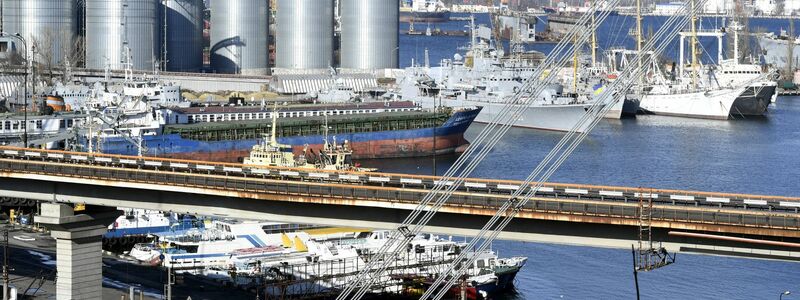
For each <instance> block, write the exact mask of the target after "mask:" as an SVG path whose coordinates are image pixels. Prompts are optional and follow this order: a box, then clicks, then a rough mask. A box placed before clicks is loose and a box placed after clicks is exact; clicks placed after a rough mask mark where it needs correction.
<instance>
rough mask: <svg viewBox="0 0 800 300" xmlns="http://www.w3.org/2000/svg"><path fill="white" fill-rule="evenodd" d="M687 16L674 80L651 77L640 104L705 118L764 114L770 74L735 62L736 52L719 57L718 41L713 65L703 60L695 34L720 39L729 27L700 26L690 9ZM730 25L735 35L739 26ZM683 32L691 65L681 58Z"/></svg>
mask: <svg viewBox="0 0 800 300" xmlns="http://www.w3.org/2000/svg"><path fill="white" fill-rule="evenodd" d="M694 8H695V1H691V11H696V10H695V9H694ZM690 17H691V18H692V19H691V20H692V22H691V23H692V28H690V29H689V32H688V33H686V32H682V33H680V54H679V56H680V59H679V60H680V61H679V62H678V64H679V68H678V70H677V74H673V75H674V77H675V78H674V80H668V79H665V78H661V79H660V80H658V81H657V82H651V83H650V87H649V89H648V90H647V92H645V93H643V95H642V100H641V103H640V106H641V109H642V110H643V111H645V112H647V113H651V114H656V115H670V116H681V117H690V118H704V119H723V120H727V119H736V118H750V117H763V116H765V115H766V113H767V108H768V106H769V104H770V102H772V100H773V99H774V97H775V89H776V87H777V84H776V83H775V81H774V79H773V74H769V73H764V72H762V69H761V66H759V65H754V64H742V63H739V61H738V56H736V55H735V56H734V57H735V58H734V59H727V60H726V59H723V51H722V47H719V49H718V53H717V64H716V65H714V66H704V65H702V64H701V62H700V60H699V57H698V47H697V40H698V37H699V36H705V37H714V38H716V39H717V41H718V44H719V45H721V44H722V39H723V38H724V36H725V35H726V34H727V33H728V31H730V30H724V29H716V30H712V31H698V30H697V28H696V26H697V17H696V15H695V14H694V13H693V14H692V15H691V16H690ZM733 28H736V26H733ZM733 31H734V32H733V34H734V35H735V38H736V39H738V32H737V31H736V30H733ZM687 37H688V38H689V42H690V47H689V48H690V51H691V52H692V53H691V61H690V62H689V64H688V68H689V70H686V65H687V63H686V61H685V60H684V44H685V42H686V38H687ZM734 52H735V51H734ZM653 64H654V65H655V64H657V63H655V62H653Z"/></svg>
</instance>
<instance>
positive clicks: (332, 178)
mask: <svg viewBox="0 0 800 300" xmlns="http://www.w3.org/2000/svg"><path fill="white" fill-rule="evenodd" d="M0 157H6V158H12V159H36V160H42V161H53V162H62V163H78V164H89V165H101V166H114V167H118V168H132V169H153V170H165V171H174V172H192V173H206V174H217V175H226V176H230V177H253V176H260V177H262V178H284V177H292V178H299V179H303V180H315V181H320V182H341V183H348V184H362V185H377V186H400V187H410V188H421V189H429V188H431V187H432V186H434V185H435V184H436V183H439V182H440V181H441V180H442V179H441V178H440V177H436V176H426V175H412V174H398V173H380V172H354V171H341V170H317V169H307V168H286V167H273V166H255V165H245V164H237V163H224V162H209V161H196V160H184V159H171V158H160V157H150V156H141V157H140V156H125V155H114V154H102V153H85V152H69V151H57V150H41V149H25V148H16V147H0ZM445 184H447V183H445ZM521 184H522V182H521V181H516V180H498V179H481V178H468V179H466V180H465V182H464V184H463V185H462V186H460V187H459V189H460V190H463V191H467V192H494V193H498V192H499V193H507V194H510V193H511V192H513V191H514V190H516V189H519V188H528V187H521V186H520V185H521ZM538 194H540V195H549V196H552V195H556V196H561V197H573V198H577V199H586V198H588V199H623V200H625V201H634V200H637V199H639V198H653V199H654V201H659V202H671V203H673V204H680V205H716V206H719V207H725V206H737V207H745V208H761V209H765V210H772V209H779V210H788V211H792V210H793V211H795V212H797V211H798V209H800V198H798V197H784V196H765V195H749V194H735V193H719V192H700V191H685V190H674V189H655V188H631V187H619V186H603V185H586V184H569V183H545V184H544V186H543V187H542V188H541V189H540V190H539V193H538Z"/></svg>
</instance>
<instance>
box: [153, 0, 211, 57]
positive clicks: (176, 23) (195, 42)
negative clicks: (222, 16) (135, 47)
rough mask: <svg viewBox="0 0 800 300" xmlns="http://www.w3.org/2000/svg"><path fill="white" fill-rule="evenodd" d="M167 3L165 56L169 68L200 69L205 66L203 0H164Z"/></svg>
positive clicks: (163, 54)
mask: <svg viewBox="0 0 800 300" xmlns="http://www.w3.org/2000/svg"><path fill="white" fill-rule="evenodd" d="M164 5H165V8H166V9H165V11H166V17H165V18H164V19H165V21H166V27H165V28H164V30H162V31H163V32H166V53H162V56H164V57H166V60H167V64H166V66H167V71H174V72H199V71H200V69H202V68H203V10H204V8H205V4H203V0H165V1H164ZM162 8H164V6H162ZM162 22H163V21H162Z"/></svg>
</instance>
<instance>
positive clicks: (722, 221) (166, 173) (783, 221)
mask: <svg viewBox="0 0 800 300" xmlns="http://www.w3.org/2000/svg"><path fill="white" fill-rule="evenodd" d="M29 152H30V153H24V154H23V155H27V156H26V157H28V159H19V158H17V159H7V158H4V159H0V170H5V171H8V172H22V173H29V174H42V175H50V176H58V177H74V178H88V179H94V180H106V181H117V182H132V183H145V184H156V185H173V186H181V187H189V188H200V189H216V190H224V191H233V192H237V193H242V194H241V195H242V197H244V198H247V197H248V194H258V193H261V194H272V195H275V196H276V197H278V198H281V199H282V200H287V201H298V200H296V199H306V200H303V201H306V202H313V201H314V200H313V199H329V200H336V199H356V200H366V201H379V202H397V203H406V204H410V205H415V204H416V203H418V201H419V199H420V198H421V197H423V196H424V195H425V194H427V193H428V191H427V190H425V189H421V188H402V187H393V186H376V185H365V184H351V183H347V182H326V181H318V180H303V178H299V177H298V178H297V180H287V179H286V178H287V177H292V176H297V175H295V174H291V175H283V176H284V177H283V178H261V177H259V176H256V177H255V178H254V177H252V176H250V177H246V176H226V175H223V174H208V173H206V172H201V173H196V172H191V171H190V170H191V168H190V167H189V166H187V168H188V169H186V170H183V169H182V167H183V166H180V167H181V168H178V167H172V168H177V170H157V169H147V168H120V167H117V166H115V165H113V161H112V162H110V163H111V164H112V165H110V166H101V165H94V164H85V163H64V162H60V163H59V162H53V161H47V160H46V159H45V160H41V159H38V158H42V157H43V156H42V155H39V156H36V154H35V153H36V152H34V151H29ZM39 154H41V153H39ZM59 159H67V157H63V158H59ZM70 159H73V158H70ZM78 159H79V160H80V161H88V160H89V158H88V157H87V158H86V159H85V160H83V157H78ZM94 159H95V160H96V159H97V158H94ZM100 161H104V159H100ZM180 170H183V171H180ZM295 196H299V197H295ZM506 196H507V195H505V194H492V193H487V192H468V191H458V192H456V193H455V194H454V196H453V198H451V201H449V202H448V204H447V206H448V207H449V208H450V209H451V210H454V211H458V210H459V207H467V208H483V209H487V211H493V210H496V209H497V208H498V207H499V206H500V205H501V204H502V202H503V201H505V200H506ZM293 197H295V198H293ZM293 199H294V200H293ZM320 203H330V201H325V202H320ZM464 211H465V212H467V211H469V209H467V210H464ZM637 212H638V203H636V202H619V201H606V200H601V199H576V198H558V197H557V196H556V197H537V198H534V199H533V200H532V201H530V202H529V203H528V204H527V205H526V207H525V208H524V209H523V215H522V216H523V217H524V214H525V213H530V214H533V213H543V214H558V215H566V216H588V217H599V218H616V219H628V220H636V219H638V215H637ZM652 216H653V221H655V222H658V221H661V222H666V223H667V224H668V223H670V222H679V223H693V224H715V225H729V226H738V227H750V228H766V229H790V230H800V215H798V214H795V213H779V212H766V211H758V210H743V209H719V208H710V207H693V206H679V205H668V204H658V205H655V206H654V209H653V215H652ZM657 227H658V226H657Z"/></svg>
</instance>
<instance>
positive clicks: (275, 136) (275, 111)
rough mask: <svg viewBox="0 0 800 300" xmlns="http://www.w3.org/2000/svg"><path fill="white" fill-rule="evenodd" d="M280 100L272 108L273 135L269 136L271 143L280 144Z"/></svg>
mask: <svg viewBox="0 0 800 300" xmlns="http://www.w3.org/2000/svg"><path fill="white" fill-rule="evenodd" d="M277 132H278V102H275V104H274V108H273V109H272V135H271V136H270V137H269V143H270V145H277V144H278V134H277Z"/></svg>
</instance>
